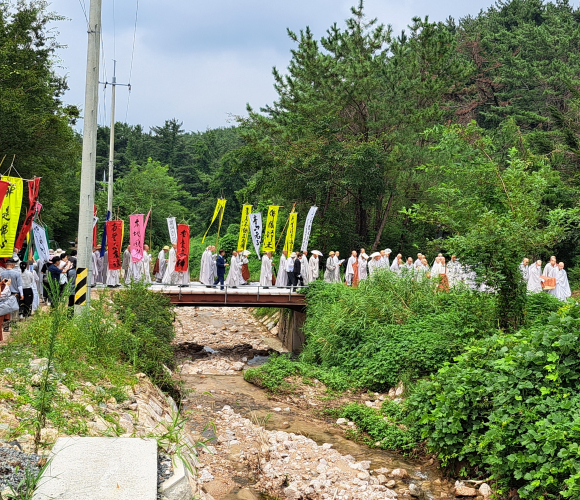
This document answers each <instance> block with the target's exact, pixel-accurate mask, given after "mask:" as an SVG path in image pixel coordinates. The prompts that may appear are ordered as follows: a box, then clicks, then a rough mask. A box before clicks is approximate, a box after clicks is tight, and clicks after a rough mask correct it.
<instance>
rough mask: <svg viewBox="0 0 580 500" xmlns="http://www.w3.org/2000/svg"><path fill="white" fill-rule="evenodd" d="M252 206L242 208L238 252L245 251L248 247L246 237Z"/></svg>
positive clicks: (248, 232) (248, 234)
mask: <svg viewBox="0 0 580 500" xmlns="http://www.w3.org/2000/svg"><path fill="white" fill-rule="evenodd" d="M252 208H253V205H244V207H243V208H242V220H241V222H240V237H239V238H238V252H241V251H242V250H245V249H246V247H247V246H248V236H250V213H251V212H252Z"/></svg>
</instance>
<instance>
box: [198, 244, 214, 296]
mask: <svg viewBox="0 0 580 500" xmlns="http://www.w3.org/2000/svg"><path fill="white" fill-rule="evenodd" d="M214 248H215V247H213V246H212V245H210V246H208V247H207V248H206V249H205V251H204V252H203V254H202V256H201V268H200V271H199V281H200V282H201V283H202V284H204V285H205V286H213V284H214V282H215V279H216V274H215V269H216V267H215V265H214V259H213V249H214Z"/></svg>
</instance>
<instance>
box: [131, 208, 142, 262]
mask: <svg viewBox="0 0 580 500" xmlns="http://www.w3.org/2000/svg"><path fill="white" fill-rule="evenodd" d="M144 233H145V231H144V229H143V214H137V215H129V241H130V243H131V261H132V262H141V261H142V260H143V235H144Z"/></svg>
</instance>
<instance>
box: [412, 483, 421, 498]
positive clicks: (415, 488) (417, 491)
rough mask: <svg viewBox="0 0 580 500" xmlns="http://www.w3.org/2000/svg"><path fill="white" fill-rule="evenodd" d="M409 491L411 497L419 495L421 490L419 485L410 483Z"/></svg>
mask: <svg viewBox="0 0 580 500" xmlns="http://www.w3.org/2000/svg"><path fill="white" fill-rule="evenodd" d="M409 493H410V494H411V496H412V497H420V496H421V493H422V492H421V488H419V486H417V485H416V484H415V483H411V484H410V485H409Z"/></svg>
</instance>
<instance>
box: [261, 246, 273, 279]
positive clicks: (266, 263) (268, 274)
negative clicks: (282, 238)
mask: <svg viewBox="0 0 580 500" xmlns="http://www.w3.org/2000/svg"><path fill="white" fill-rule="evenodd" d="M260 286H263V287H265V288H269V287H271V286H272V252H266V253H265V254H264V255H263V256H262V268H261V270H260Z"/></svg>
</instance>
